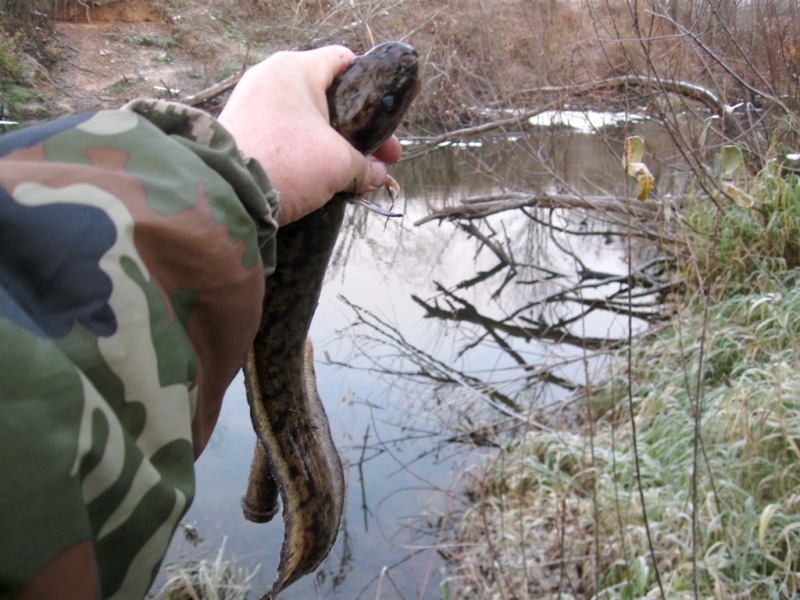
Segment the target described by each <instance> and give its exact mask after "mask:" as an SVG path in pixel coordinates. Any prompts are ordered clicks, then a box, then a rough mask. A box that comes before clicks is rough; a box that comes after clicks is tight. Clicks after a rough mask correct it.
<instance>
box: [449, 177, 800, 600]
mask: <svg viewBox="0 0 800 600" xmlns="http://www.w3.org/2000/svg"><path fill="white" fill-rule="evenodd" d="M747 191H748V194H749V195H750V197H751V198H752V199H753V202H752V206H749V207H744V206H742V205H738V204H735V203H726V204H723V205H717V206H715V205H714V204H713V203H712V202H710V201H708V200H706V201H705V202H698V204H696V205H695V206H694V207H692V208H690V209H689V210H688V211H687V213H686V215H685V216H686V219H685V227H684V231H683V232H684V235H685V236H686V248H688V251H687V252H685V254H684V256H683V258H682V261H683V271H684V273H685V277H686V278H687V280H688V283H689V284H690V285H689V289H690V292H689V295H688V296H687V297H686V298H684V300H683V302H682V304H681V305H680V306H679V310H678V313H677V315H676V317H675V318H674V320H673V322H672V324H671V326H670V327H669V328H667V329H666V330H665V331H664V332H663V333H661V334H660V335H658V336H656V337H655V338H653V339H649V341H646V342H644V341H642V342H635V343H634V345H633V347H632V348H631V351H630V352H631V354H630V361H628V356H627V355H626V353H625V352H623V353H622V354H621V355H620V356H619V360H618V362H617V365H616V367H615V368H614V369H613V371H612V374H611V377H610V378H609V380H608V381H607V382H606V383H605V384H604V385H603V386H602V387H601V389H599V391H597V392H595V393H594V394H593V395H591V396H590V397H588V398H585V399H584V403H585V405H584V410H585V418H584V419H583V422H582V426H581V428H578V429H575V430H562V431H556V432H553V433H541V432H536V433H529V434H528V435H526V436H525V438H524V439H523V440H522V441H521V442H520V443H518V444H517V445H515V446H514V447H512V448H509V449H508V450H507V451H505V452H503V453H501V454H500V455H499V456H498V457H497V458H496V459H495V460H494V461H493V462H491V463H487V464H486V465H484V466H483V468H481V469H480V470H478V471H476V472H475V474H474V477H473V483H472V485H471V486H470V487H469V490H468V494H469V495H470V499H471V500H473V501H474V502H472V503H470V505H469V507H468V508H467V509H466V510H465V511H464V512H463V514H461V515H459V516H458V519H456V521H455V524H454V532H453V534H454V538H455V541H456V543H457V546H458V548H459V550H458V552H457V553H456V554H457V557H458V558H457V560H456V561H455V564H456V570H455V572H454V574H453V577H452V578H451V581H450V582H449V588H450V589H454V590H457V591H456V592H454V593H453V597H459V598H487V599H489V598H503V599H505V598H522V597H550V596H552V597H555V596H556V595H558V596H559V597H561V598H570V597H574V598H590V597H592V598H644V597H648V598H649V597H667V598H682V597H686V598H693V597H696V596H700V597H716V598H744V597H747V598H793V597H796V596H797V595H798V594H800V556H799V554H800V287H799V286H798V285H797V282H798V281H799V280H800V266H798V263H797V259H796V248H797V244H798V239H799V238H798V236H799V235H800V179H798V177H797V176H796V175H794V174H785V173H781V172H780V171H779V170H777V169H770V170H767V171H766V172H765V173H763V174H761V175H760V176H759V177H758V178H756V180H755V181H753V182H752V183H751V184H750V185H749V186H748V190H747ZM632 419H633V420H632ZM634 426H635V427H634ZM642 502H644V507H643V504H642ZM643 508H645V509H646V511H645V510H643ZM645 514H646V520H645ZM662 594H663V596H662Z"/></svg>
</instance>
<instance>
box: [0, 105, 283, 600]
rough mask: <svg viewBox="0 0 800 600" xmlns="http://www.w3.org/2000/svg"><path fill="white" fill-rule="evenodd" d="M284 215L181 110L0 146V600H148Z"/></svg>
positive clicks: (42, 129) (143, 109) (130, 114)
mask: <svg viewBox="0 0 800 600" xmlns="http://www.w3.org/2000/svg"><path fill="white" fill-rule="evenodd" d="M276 208H277V197H276V195H275V194H274V193H273V192H272V191H271V190H270V188H269V184H268V182H267V179H266V176H265V175H264V173H263V171H262V170H261V169H260V168H259V167H258V165H255V164H252V163H248V162H245V161H243V160H242V159H241V157H240V155H239V152H238V150H237V149H236V146H235V144H234V143H233V140H232V139H231V137H230V136H229V135H228V134H227V133H226V132H225V131H224V129H222V128H221V127H220V126H219V125H218V124H217V123H216V121H215V120H213V119H212V118H211V117H209V116H208V115H206V114H204V113H201V112H199V111H196V110H193V109H189V108H186V107H183V106H179V105H175V104H169V103H161V102H151V103H147V102H136V103H133V104H132V105H130V106H129V107H127V108H126V109H125V110H111V111H102V112H97V113H88V114H83V115H78V116H74V117H70V118H66V119H62V120H58V121H53V122H50V123H45V124H42V125H37V126H33V127H29V128H26V129H22V130H19V131H16V132H13V133H11V134H7V135H5V136H2V137H0V598H8V597H17V596H19V595H20V594H22V597H42V598H58V597H65V596H64V591H65V590H69V591H70V594H69V597H75V598H84V597H85V598H94V597H103V598H137V597H138V598H141V597H143V596H144V595H145V594H146V592H147V590H148V588H149V586H150V584H151V582H152V580H153V578H154V577H155V574H156V573H157V571H158V568H159V565H160V562H161V560H162V558H163V555H164V552H165V551H166V548H167V545H168V543H169V540H170V538H171V536H172V534H173V532H174V529H175V527H176V526H177V524H178V521H179V520H180V518H181V517H182V515H183V514H184V513H185V511H186V510H187V509H188V507H189V505H190V503H191V501H192V498H193V495H194V471H193V461H194V458H195V457H196V456H197V455H198V454H199V453H200V452H201V451H202V449H203V447H204V446H205V444H206V442H207V440H208V437H209V436H210V433H211V429H212V428H213V426H214V424H215V422H216V419H217V415H218V412H219V408H220V403H221V400H222V396H223V393H224V391H225V389H226V388H227V386H228V385H229V383H230V381H231V379H232V378H233V376H234V375H235V373H236V371H237V370H238V369H239V367H240V365H241V364H242V362H243V360H244V357H245V355H246V352H247V350H248V348H249V347H250V344H251V342H252V339H253V336H254V335H255V332H256V328H257V326H258V321H259V317H260V312H261V299H262V296H263V290H264V268H265V267H264V265H265V264H267V265H269V264H270V261H271V260H274V258H273V257H274V248H272V245H273V244H274V241H273V238H274V231H275V228H276V226H275V221H274V218H273V215H274V212H275V210H276ZM262 256H263V257H264V260H262Z"/></svg>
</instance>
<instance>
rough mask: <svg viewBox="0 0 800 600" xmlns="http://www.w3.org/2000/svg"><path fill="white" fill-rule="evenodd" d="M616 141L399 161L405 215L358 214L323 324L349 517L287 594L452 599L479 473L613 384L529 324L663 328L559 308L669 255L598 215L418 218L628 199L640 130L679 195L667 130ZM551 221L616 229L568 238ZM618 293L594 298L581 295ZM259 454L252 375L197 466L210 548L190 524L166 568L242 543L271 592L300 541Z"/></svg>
mask: <svg viewBox="0 0 800 600" xmlns="http://www.w3.org/2000/svg"><path fill="white" fill-rule="evenodd" d="M605 133H608V134H609V135H603V136H599V135H596V134H593V133H589V132H585V131H581V130H579V129H575V128H570V127H557V128H556V127H547V128H534V129H533V130H526V131H525V132H521V131H520V132H504V134H503V135H498V136H497V137H495V138H492V137H486V138H484V139H482V140H480V141H474V140H473V141H472V142H466V143H461V144H451V145H449V146H447V147H443V148H439V149H438V150H437V151H436V152H434V153H432V154H429V155H426V156H424V157H422V158H420V159H415V160H412V161H406V162H403V163H401V164H400V165H397V166H396V167H395V168H394V169H393V173H394V174H395V176H396V177H397V179H398V180H399V181H400V182H401V184H402V185H403V189H404V192H403V195H402V196H401V198H400V199H398V201H397V203H396V206H395V209H398V210H400V211H402V212H403V213H404V217H403V218H402V219H386V218H382V217H379V216H377V215H375V214H372V213H368V212H367V211H365V210H364V209H362V208H359V207H352V208H349V209H348V216H347V217H346V218H347V223H346V225H345V228H344V230H343V232H342V235H341V238H340V241H339V246H338V247H337V251H336V254H335V257H334V262H333V264H332V266H331V268H330V269H329V271H328V276H327V280H326V284H325V287H324V289H323V292H322V297H321V300H320V304H319V307H318V310H317V314H316V316H315V319H314V322H313V325H312V328H311V337H312V339H313V340H314V345H315V353H316V369H317V379H318V382H319V390H320V395H321V397H322V398H323V400H324V402H325V405H326V410H327V413H328V416H329V418H330V422H331V428H332V432H333V436H334V439H335V441H336V444H337V446H338V448H339V450H340V452H341V455H342V459H343V462H344V464H345V470H346V482H347V499H346V507H345V517H344V521H343V526H342V530H341V532H340V535H339V538H338V540H337V542H336V545H335V547H334V549H333V551H332V552H331V555H330V556H329V558H328V559H327V560H326V562H325V563H324V565H323V566H322V567H321V569H320V570H319V571H318V572H317V573H316V574H315V575H312V576H307V577H306V578H304V579H302V580H301V581H299V582H297V583H295V584H294V585H292V586H291V587H290V588H289V589H287V590H286V591H284V592H283V593H281V594H280V598H283V599H285V600H293V599H295V600H299V599H303V600H308V599H311V598H325V599H347V600H353V599H356V598H370V599H373V598H376V599H377V598H379V599H390V598H425V599H427V598H441V597H443V591H442V587H441V586H442V581H443V580H444V579H445V577H446V574H447V569H446V563H445V561H444V560H443V559H442V558H441V553H440V552H439V551H438V549H441V548H442V544H443V543H444V542H445V541H446V536H444V533H446V529H445V528H443V527H442V525H444V524H446V519H442V518H441V517H442V515H447V514H450V513H452V512H453V511H457V510H459V508H460V506H461V502H462V501H463V497H462V496H461V495H460V494H459V493H458V492H459V490H460V489H461V486H462V485H463V484H464V483H465V482H467V481H468V480H469V477H470V468H471V466H472V465H474V464H476V463H477V462H479V461H480V459H481V456H482V455H483V454H484V453H486V452H494V451H495V450H494V449H493V446H494V445H496V444H501V443H504V442H503V440H508V439H509V438H510V437H511V436H513V431H514V429H515V427H519V425H520V422H521V421H524V420H526V419H531V416H532V415H533V414H534V413H535V412H536V411H541V410H543V409H544V410H546V408H547V407H548V406H555V405H556V404H558V403H559V402H561V401H563V400H564V399H565V398H568V397H569V396H570V394H571V391H572V390H571V387H570V386H571V385H572V384H585V383H586V382H587V381H589V380H594V379H595V378H597V377H600V376H601V374H602V369H603V366H604V364H605V361H604V359H603V357H602V355H600V356H596V355H595V353H594V352H593V350H592V349H591V348H585V347H581V346H580V345H575V344H559V343H554V342H553V341H552V340H544V341H542V340H537V339H534V338H532V337H531V336H530V335H528V332H529V331H531V330H534V329H536V328H537V327H539V326H541V325H542V324H543V323H551V324H552V323H560V324H562V325H563V330H564V331H568V332H570V333H571V334H574V335H576V336H579V335H580V336H586V337H589V338H609V339H621V338H624V337H625V336H626V335H627V332H628V330H629V328H630V327H632V328H633V329H634V331H640V330H642V329H643V328H644V327H646V324H645V322H644V321H642V320H640V319H636V318H628V317H627V316H625V315H620V314H615V313H614V312H611V311H607V310H594V309H593V310H591V311H589V312H588V314H587V315H586V316H585V317H582V316H581V315H582V314H583V311H585V310H586V309H585V306H586V303H583V304H581V303H580V302H575V301H574V299H573V301H571V302H546V303H544V302H543V301H544V300H546V299H548V298H553V297H560V296H559V294H562V293H565V292H568V291H569V290H571V289H572V288H573V287H574V285H575V283H576V277H575V272H576V264H577V263H579V266H581V267H582V268H584V269H592V270H595V271H598V272H603V273H615V274H620V275H624V274H626V273H627V272H628V257H631V261H632V262H634V263H635V264H638V263H642V262H644V261H647V260H649V259H650V258H651V257H652V256H653V254H654V250H653V247H652V244H642V243H637V244H636V245H635V246H629V244H628V240H627V238H626V237H625V236H624V235H618V234H617V233H615V232H609V231H605V229H606V226H604V225H597V224H595V223H594V222H593V220H592V217H591V215H588V214H584V213H581V212H577V211H560V212H559V211H555V213H553V212H550V211H543V210H532V211H529V212H530V215H526V214H524V213H522V212H520V211H513V212H508V213H502V214H499V215H495V216H493V217H490V218H488V219H485V220H484V221H482V222H481V223H480V224H478V223H475V226H476V227H478V228H479V230H480V233H481V235H482V236H483V237H482V238H480V239H479V238H478V237H476V235H475V232H474V231H473V232H468V231H465V229H464V228H463V227H458V226H456V225H455V224H453V223H449V222H444V223H441V224H439V223H437V222H429V223H426V224H424V225H420V226H417V225H415V222H417V221H418V220H420V219H421V218H423V217H424V216H426V215H427V214H428V213H429V211H430V210H432V209H435V208H441V207H443V206H451V205H456V204H458V203H459V202H461V200H463V199H464V198H467V197H472V196H478V195H486V194H491V193H497V192H500V191H508V190H521V189H536V190H540V191H547V192H551V193H554V192H563V191H568V192H569V193H575V194H590V195H596V194H598V193H603V194H625V193H629V191H630V185H631V182H630V181H627V180H626V176H625V174H624V171H623V170H622V168H621V166H620V163H619V158H618V153H619V151H620V149H621V147H622V143H623V140H624V134H626V133H632V134H633V133H635V134H638V135H643V136H644V137H645V139H646V140H647V142H648V151H649V152H650V153H651V154H649V155H648V156H650V158H651V160H652V162H651V163H650V166H651V170H652V171H653V172H654V174H655V175H656V178H657V180H658V181H659V185H664V183H663V182H666V185H668V186H670V187H671V186H673V185H674V182H673V181H671V179H672V178H675V177H679V175H675V174H674V173H675V172H674V171H673V170H672V169H671V168H670V166H669V165H670V161H671V156H670V152H671V150H670V146H669V143H668V140H667V139H666V138H665V136H664V134H663V132H662V131H661V130H660V129H659V128H658V127H657V126H656V125H655V124H653V123H652V122H650V121H646V120H645V121H641V122H637V123H635V124H633V125H632V129H631V130H630V131H629V132H626V131H624V130H623V128H622V127H621V126H618V127H615V128H611V129H608V130H606V131H605ZM414 148H415V146H413V145H412V146H409V148H408V150H409V151H412V150H413V149H414ZM634 195H635V194H634ZM537 219H538V220H544V219H550V220H551V222H554V223H557V224H558V225H559V226H563V227H564V228H566V229H571V230H576V231H584V232H586V233H591V232H592V231H593V230H594V232H595V233H596V234H597V235H568V234H566V233H558V232H557V233H553V231H552V230H551V229H548V228H545V227H542V226H541V225H538V224H537V223H536V220H537ZM492 248H494V249H495V250H502V251H504V252H506V253H508V254H509V256H511V265H509V264H506V265H503V264H502V261H501V260H500V259H499V258H498V254H497V252H493V251H492ZM615 285H617V287H618V284H613V283H608V284H604V285H600V286H597V287H596V288H591V287H587V288H585V289H582V290H581V292H580V293H581V294H582V295H581V298H580V299H581V300H584V299H586V298H588V299H591V298H593V297H594V298H599V297H601V296H603V297H604V296H606V295H608V294H609V293H610V291H613V290H614V289H615V287H614V286H615ZM437 311H438V312H437ZM434 315H435V316H434ZM539 328H541V327H539ZM531 407H536V409H535V410H532V409H531ZM533 420H535V419H533ZM253 442H254V434H253V431H252V426H251V424H250V417H249V412H248V407H247V401H246V397H245V392H244V385H243V381H242V378H241V376H239V377H237V379H236V380H235V381H234V382H233V384H232V385H231V387H230V389H229V390H228V392H227V395H226V397H225V401H224V406H223V410H222V414H221V416H220V420H219V425H218V427H217V429H216V431H215V433H214V435H213V437H212V438H211V441H210V444H209V446H208V448H207V449H206V451H205V452H204V454H203V455H202V456H201V458H200V459H199V461H198V462H197V493H196V499H195V502H194V505H193V506H192V508H191V510H190V511H189V513H188V514H187V516H186V518H185V519H184V523H186V524H187V525H188V526H189V527H190V529H191V530H192V531H196V532H197V533H198V534H199V535H200V536H201V538H202V542H201V543H200V544H199V545H197V546H195V545H194V544H192V543H190V542H189V541H188V540H187V539H186V538H185V536H184V535H182V534H181V532H182V531H183V529H181V530H179V532H178V535H177V536H176V539H175V541H174V543H173V546H172V548H171V551H170V553H169V555H168V557H167V559H166V561H165V564H169V563H171V562H181V561H184V560H186V559H187V558H193V559H198V558H204V559H206V560H210V561H213V560H214V559H215V557H216V555H217V552H218V551H219V549H220V547H221V545H222V544H223V541H224V543H225V548H224V550H225V552H224V557H225V559H226V560H231V561H232V562H233V563H234V564H235V566H236V567H239V568H244V569H248V570H251V571H252V570H253V569H256V568H257V569H258V571H257V573H256V574H255V576H254V578H253V579H252V581H251V585H252V589H253V593H252V594H251V597H260V596H259V595H260V594H261V593H264V591H265V590H266V589H268V587H269V585H270V584H271V582H272V581H273V580H274V576H275V573H276V569H277V563H278V556H279V552H280V546H281V543H282V539H283V530H282V524H281V522H280V519H279V518H276V519H275V520H274V521H273V522H272V523H269V524H265V525H254V524H252V523H249V522H247V521H245V520H244V519H243V518H242V515H241V509H240V505H239V502H240V498H241V496H242V494H243V493H244V490H245V486H246V480H247V473H248V469H249V465H250V458H251V453H252V449H253ZM475 442H477V444H476V443H475ZM444 549H445V550H446V548H444ZM159 581H160V582H162V583H163V574H162V576H161V577H160V578H159Z"/></svg>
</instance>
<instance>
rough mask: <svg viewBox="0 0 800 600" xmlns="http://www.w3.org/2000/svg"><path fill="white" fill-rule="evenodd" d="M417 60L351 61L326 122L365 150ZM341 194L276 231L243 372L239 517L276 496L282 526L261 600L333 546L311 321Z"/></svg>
mask: <svg viewBox="0 0 800 600" xmlns="http://www.w3.org/2000/svg"><path fill="white" fill-rule="evenodd" d="M418 63H419V59H418V56H417V53H416V52H415V51H414V50H413V49H412V48H411V47H410V46H407V45H406V44H400V43H397V42H390V43H387V44H381V45H380V46H376V47H375V48H373V49H372V50H371V51H370V52H368V53H367V54H364V55H363V56H360V57H357V58H356V60H355V62H354V63H353V65H352V66H350V67H349V68H348V69H347V70H346V71H345V72H344V73H343V74H342V75H340V76H338V77H337V78H336V79H335V80H334V82H333V84H332V85H331V88H330V89H329V91H328V110H329V113H330V116H331V124H332V125H333V127H334V128H336V130H337V131H339V133H341V134H342V136H343V137H345V138H346V139H347V140H348V141H349V142H350V143H351V144H352V145H353V146H354V147H355V148H357V149H358V150H360V151H361V152H363V153H364V154H369V153H371V152H373V151H374V150H376V149H377V148H378V147H380V145H381V144H382V143H383V142H384V141H386V140H387V139H388V138H389V136H391V135H392V133H393V132H394V131H395V129H396V128H397V127H398V125H399V124H400V122H401V120H402V118H403V116H404V114H405V112H406V110H407V109H408V107H409V105H410V104H411V101H412V100H413V99H414V97H415V96H416V95H417V93H418V92H419V79H418V75H419V74H418V70H419V65H418ZM347 198H348V195H347V194H337V195H336V196H334V197H333V198H332V199H331V200H330V201H329V202H328V203H327V204H325V206H323V207H322V208H320V209H318V210H316V211H314V212H313V213H311V214H309V215H307V216H305V217H303V218H302V219H300V220H298V221H295V222H294V223H291V224H289V225H286V226H283V227H281V228H280V230H279V231H278V234H277V266H276V269H275V272H274V273H273V274H272V275H271V276H270V277H268V278H267V280H266V291H265V299H264V306H263V314H262V318H261V327H260V330H259V332H258V334H257V335H256V338H255V341H254V342H253V348H252V350H251V352H250V354H249V356H248V358H247V362H246V364H245V367H244V373H245V385H246V388H247V396H248V402H249V403H250V411H251V416H252V419H253V425H254V428H255V430H256V433H257V435H258V439H259V442H260V444H261V446H262V447H263V449H264V450H265V452H264V453H263V454H261V450H260V449H257V450H256V457H255V459H254V461H253V465H252V468H251V473H250V479H249V481H248V491H247V494H246V496H245V497H244V498H243V501H242V505H243V509H244V513H245V517H246V518H248V519H250V520H253V521H256V522H265V521H268V520H269V519H271V518H272V516H273V515H274V514H275V513H276V512H277V494H278V490H280V495H281V497H282V500H283V516H284V524H285V534H284V544H283V548H282V550H281V559H280V565H279V567H278V579H277V580H276V581H275V583H274V584H273V587H272V589H271V591H270V592H269V593H268V594H267V595H266V596H264V598H270V597H272V598H274V597H275V596H276V595H277V594H278V592H280V591H281V590H282V589H284V588H286V587H287V586H288V585H290V584H291V583H293V582H294V581H297V579H299V578H300V577H302V576H303V575H306V574H308V573H311V572H312V571H314V570H315V569H316V568H317V567H318V566H319V565H320V564H321V563H322V561H323V560H324V559H325V557H326V556H327V555H328V553H329V552H330V550H331V548H332V547H333V544H334V542H335V541H336V536H337V534H338V531H339V524H340V522H341V517H342V511H343V508H344V473H343V470H342V464H341V460H340V458H339V454H338V452H337V451H336V448H335V446H334V443H333V439H332V437H331V433H330V428H329V425H328V419H327V416H326V415H325V411H324V408H323V405H322V402H321V400H320V398H319V395H318V393H317V389H316V380H315V378H314V373H313V356H312V351H311V344H310V342H309V341H307V337H308V330H309V327H310V325H311V319H312V318H313V316H314V311H315V310H316V307H317V303H318V301H319V295H320V291H321V289H322V283H323V280H324V277H325V271H326V269H327V266H328V262H329V260H330V257H331V254H332V253H333V249H334V246H335V245H336V239H337V237H338V235H339V230H340V229H341V225H342V220H343V218H344V211H345V206H346V203H347Z"/></svg>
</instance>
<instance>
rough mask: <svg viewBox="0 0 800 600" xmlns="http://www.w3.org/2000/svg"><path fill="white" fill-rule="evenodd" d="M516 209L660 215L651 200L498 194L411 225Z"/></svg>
mask: <svg viewBox="0 0 800 600" xmlns="http://www.w3.org/2000/svg"><path fill="white" fill-rule="evenodd" d="M517 208H551V209H553V208H569V209H592V210H599V211H602V212H606V213H620V214H632V215H636V216H637V217H639V218H642V219H646V220H650V221H652V220H656V219H658V218H660V214H661V209H660V207H659V206H657V205H654V204H653V203H642V202H638V201H637V202H634V201H631V200H627V199H624V198H619V197H616V196H577V195H567V194H502V195H497V196H483V197H480V198H467V199H465V200H462V203H461V204H460V205H458V206H448V207H445V208H442V209H439V210H435V211H433V212H431V213H429V214H428V215H426V216H425V217H423V218H421V219H420V220H418V221H417V222H416V223H414V224H415V225H422V224H424V223H427V222H428V221H437V220H438V221H444V220H448V221H453V220H455V219H483V218H485V217H488V216H489V215H493V214H496V213H500V212H504V211H507V210H514V209H517Z"/></svg>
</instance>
